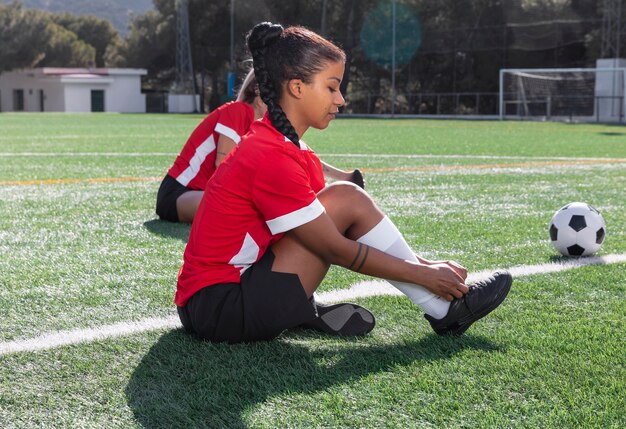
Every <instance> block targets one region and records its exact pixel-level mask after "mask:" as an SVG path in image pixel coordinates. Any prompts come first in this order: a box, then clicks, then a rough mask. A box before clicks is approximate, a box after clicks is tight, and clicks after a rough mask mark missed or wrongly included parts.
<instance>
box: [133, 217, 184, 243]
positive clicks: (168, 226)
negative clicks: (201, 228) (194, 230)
mask: <svg viewBox="0 0 626 429" xmlns="http://www.w3.org/2000/svg"><path fill="white" fill-rule="evenodd" d="M143 226H145V227H146V229H147V230H148V231H150V232H151V233H152V234H156V235H160V236H161V237H172V238H177V239H178V240H181V241H182V242H184V243H186V242H187V241H188V240H189V231H190V230H191V224H190V223H175V222H168V221H166V220H161V219H152V220H148V221H146V222H144V223H143Z"/></svg>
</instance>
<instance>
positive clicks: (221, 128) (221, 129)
mask: <svg viewBox="0 0 626 429" xmlns="http://www.w3.org/2000/svg"><path fill="white" fill-rule="evenodd" d="M215 132H216V133H220V134H221V135H223V136H226V137H228V138H229V139H231V140H232V141H234V142H235V144H239V142H240V141H241V137H240V136H239V134H237V131H235V130H233V129H232V128H228V127H227V126H226V125H224V124H220V123H219V122H218V123H217V125H216V126H215Z"/></svg>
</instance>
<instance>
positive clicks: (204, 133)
mask: <svg viewBox="0 0 626 429" xmlns="http://www.w3.org/2000/svg"><path fill="white" fill-rule="evenodd" d="M252 121H254V110H253V109H252V107H250V106H249V105H248V104H246V103H243V102H241V101H232V102H230V103H226V104H224V105H223V106H220V107H219V108H217V109H215V110H214V111H213V112H211V113H210V114H209V115H208V116H207V117H206V118H204V120H203V121H202V122H200V124H199V125H198V126H197V127H196V129H195V130H194V131H193V133H191V135H190V136H189V139H188V140H187V143H185V146H183V149H182V151H181V153H180V155H178V157H177V158H176V161H174V165H173V166H172V167H171V168H170V169H169V171H168V172H167V174H169V175H170V176H172V177H173V178H174V179H176V180H177V181H178V183H180V184H181V185H183V186H186V187H187V188H189V189H194V190H201V191H202V190H204V187H205V186H206V182H207V180H209V177H211V176H212V175H213V173H214V172H215V157H216V156H217V153H216V150H215V149H216V147H217V141H218V139H219V136H220V134H221V135H224V136H226V137H228V138H230V139H231V140H232V141H234V142H235V143H239V141H240V140H241V137H242V136H243V135H244V134H245V133H247V132H248V129H249V128H250V124H251V123H252Z"/></svg>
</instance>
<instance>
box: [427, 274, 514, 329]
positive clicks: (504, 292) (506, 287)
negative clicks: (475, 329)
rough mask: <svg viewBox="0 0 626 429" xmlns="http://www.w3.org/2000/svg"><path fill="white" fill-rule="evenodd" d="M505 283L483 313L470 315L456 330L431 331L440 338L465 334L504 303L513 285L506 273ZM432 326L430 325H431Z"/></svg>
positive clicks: (511, 279)
mask: <svg viewBox="0 0 626 429" xmlns="http://www.w3.org/2000/svg"><path fill="white" fill-rule="evenodd" d="M498 274H500V275H502V274H503V273H501V272H500V273H495V275H498ZM506 274H507V275H506V277H505V279H506V283H505V284H504V285H503V286H502V289H501V291H502V293H501V294H500V296H498V297H497V299H496V300H495V301H494V302H493V303H492V305H491V306H489V307H488V308H485V309H484V310H483V311H481V312H478V313H474V314H472V315H471V317H468V318H466V320H464V321H462V322H459V323H458V326H457V327H456V328H451V329H450V328H440V329H435V328H434V327H433V330H434V331H435V332H436V333H437V334H438V335H441V336H449V337H458V336H460V335H463V334H464V333H465V331H467V330H468V329H469V327H470V326H472V324H473V323H474V322H476V321H478V320H480V319H482V318H483V317H485V316H486V315H488V314H489V313H491V312H492V311H493V310H495V309H496V308H498V306H500V304H502V301H504V298H506V297H507V295H508V294H509V291H510V290H511V285H512V284H513V277H512V276H511V275H510V274H508V273H506ZM427 319H428V320H429V321H430V320H434V321H436V319H431V318H428V317H427ZM431 326H432V323H431Z"/></svg>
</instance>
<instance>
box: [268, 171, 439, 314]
mask: <svg viewBox="0 0 626 429" xmlns="http://www.w3.org/2000/svg"><path fill="white" fill-rule="evenodd" d="M318 198H319V200H320V202H321V203H322V205H323V206H324V208H325V209H326V212H327V213H328V215H329V216H330V217H331V219H332V220H333V222H334V223H335V226H336V227H337V229H338V230H339V232H341V233H342V234H343V235H345V236H346V237H348V238H350V239H352V240H355V241H359V242H362V243H364V244H366V245H368V246H370V247H374V248H376V249H378V250H380V251H383V252H385V253H388V254H390V255H392V256H395V257H398V258H402V259H406V260H411V261H414V262H417V257H416V256H415V254H414V253H413V251H412V250H411V248H410V247H409V246H408V244H407V243H406V241H405V240H404V238H403V237H402V234H401V233H400V231H398V229H397V228H396V227H395V225H394V224H393V223H392V222H391V221H390V220H389V218H388V217H386V216H385V215H384V214H383V212H382V211H381V210H380V209H379V208H378V207H377V206H376V204H375V203H374V202H373V201H372V199H371V198H370V196H369V195H368V194H367V193H365V192H364V191H363V190H361V189H359V188H358V187H357V186H354V185H351V184H348V183H336V184H332V185H329V186H328V187H326V188H325V189H324V190H323V191H322V192H320V193H319V194H318ZM273 250H274V254H275V255H276V260H275V261H274V266H273V268H272V269H273V270H275V271H285V272H293V271H291V270H293V267H299V268H298V272H297V274H298V276H300V281H301V282H302V285H303V286H304V289H305V291H306V293H307V295H308V296H311V295H312V294H313V292H314V291H315V289H317V287H318V286H319V285H320V283H321V282H322V280H323V279H324V276H325V275H326V272H327V270H328V265H327V264H325V263H324V262H323V261H322V260H321V259H319V258H318V257H317V256H316V255H315V254H313V253H312V252H310V251H308V250H307V249H306V248H304V247H303V246H302V245H300V243H298V242H297V241H296V240H295V238H293V236H292V235H290V234H287V235H286V236H285V238H284V239H282V240H280V241H279V242H278V243H277V244H276V245H275V247H273ZM290 267H291V270H290ZM390 283H391V284H392V285H393V286H395V287H396V288H398V289H399V290H400V291H401V292H402V293H404V294H405V295H407V296H408V297H409V299H410V300H411V301H413V302H414V303H415V304H416V305H418V306H420V307H421V308H422V309H423V310H424V312H425V313H427V314H429V315H430V316H432V317H434V318H436V319H440V318H442V317H444V316H445V315H446V314H447V312H448V309H449V308H450V303H449V302H448V301H446V300H445V299H443V298H441V297H439V296H437V295H435V294H433V293H432V292H430V291H429V290H427V289H426V288H424V287H422V286H419V285H416V284H411V283H402V282H397V281H390Z"/></svg>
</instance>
